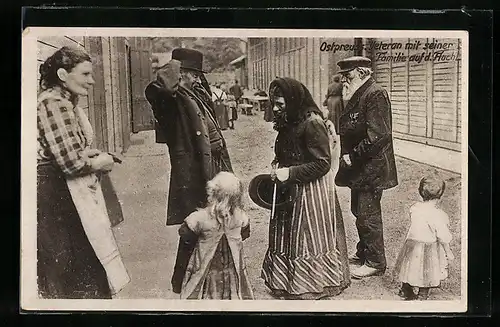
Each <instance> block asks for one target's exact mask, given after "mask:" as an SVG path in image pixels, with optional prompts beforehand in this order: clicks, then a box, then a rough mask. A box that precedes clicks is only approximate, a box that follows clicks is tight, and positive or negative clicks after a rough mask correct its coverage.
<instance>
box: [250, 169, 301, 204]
mask: <svg viewBox="0 0 500 327" xmlns="http://www.w3.org/2000/svg"><path fill="white" fill-rule="evenodd" d="M274 185H275V182H274V181H273V180H272V179H271V175H270V174H261V175H257V176H255V177H254V178H253V179H252V180H251V181H250V184H249V185H248V193H249V195H250V198H251V199H252V201H253V202H254V203H255V204H257V205H258V206H259V207H262V208H264V209H269V210H271V208H272V206H273V191H274ZM276 187H277V189H276V205H275V208H276V209H278V208H280V207H283V206H285V205H288V204H290V203H293V201H295V199H296V197H297V194H298V188H297V185H295V184H284V183H280V182H279V181H277V184H276Z"/></svg>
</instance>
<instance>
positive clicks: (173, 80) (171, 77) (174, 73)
mask: <svg viewBox="0 0 500 327" xmlns="http://www.w3.org/2000/svg"><path fill="white" fill-rule="evenodd" d="M157 80H158V81H159V82H160V83H161V84H162V86H163V87H164V88H165V89H166V90H167V91H168V92H170V93H175V92H176V91H177V89H178V88H179V82H180V80H181V62H180V61H179V60H176V59H172V60H170V61H169V62H168V63H167V64H166V65H165V66H164V67H163V68H162V69H160V70H159V71H158V76H157Z"/></svg>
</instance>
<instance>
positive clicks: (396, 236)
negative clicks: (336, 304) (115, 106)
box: [111, 112, 461, 300]
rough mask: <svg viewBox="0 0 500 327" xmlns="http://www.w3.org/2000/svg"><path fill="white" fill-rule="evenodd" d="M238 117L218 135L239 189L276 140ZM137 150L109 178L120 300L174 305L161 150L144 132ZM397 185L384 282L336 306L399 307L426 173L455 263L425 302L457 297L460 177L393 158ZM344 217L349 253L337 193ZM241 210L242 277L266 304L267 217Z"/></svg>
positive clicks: (348, 222)
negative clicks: (405, 249) (412, 208)
mask: <svg viewBox="0 0 500 327" xmlns="http://www.w3.org/2000/svg"><path fill="white" fill-rule="evenodd" d="M262 115H263V113H262V112H260V113H257V115H254V116H246V115H239V120H238V121H237V122H236V129H235V130H227V131H224V136H225V138H226V140H227V143H228V148H229V152H230V155H231V159H232V163H233V167H234V169H235V173H236V174H237V175H238V176H239V177H240V178H242V180H243V181H244V183H245V186H246V185H248V182H249V181H250V179H251V178H252V177H253V176H255V175H257V174H260V173H266V172H268V171H269V169H270V162H271V160H272V158H273V149H272V146H273V143H274V138H275V136H276V133H275V132H274V131H273V129H272V124H271V123H266V122H265V121H264V119H263V118H262ZM141 138H142V139H143V140H144V141H143V144H136V145H133V146H131V148H130V149H129V151H128V152H127V153H126V154H125V160H124V163H123V164H122V165H120V166H118V167H117V168H116V169H114V170H113V172H112V173H111V177H112V179H113V182H114V184H115V187H116V189H117V192H118V196H119V198H120V201H121V202H122V206H123V211H124V215H125V220H124V222H122V223H121V224H120V225H119V226H117V227H116V228H115V234H116V237H117V241H118V243H119V247H120V250H121V252H122V255H123V258H124V262H125V265H126V266H127V268H128V270H129V273H130V275H131V278H132V282H131V283H130V284H129V285H128V286H127V287H126V288H125V289H124V290H123V291H122V292H121V293H120V294H119V295H118V298H129V299H130V298H133V299H140V298H161V299H175V298H178V296H177V295H176V294H174V293H172V291H171V286H170V278H171V274H172V269H173V265H174V260H175V254H176V251H177V241H178V236H177V227H167V226H165V220H166V217H165V212H166V200H167V191H168V187H167V185H168V175H169V173H170V168H169V164H168V155H167V154H166V148H165V146H164V145H157V144H154V133H151V132H148V133H142V134H141V135H140V136H139V137H138V139H139V140H141ZM397 168H398V176H399V185H398V186H397V187H396V188H394V189H392V190H388V191H386V192H385V193H384V195H383V199H382V208H383V220H384V234H385V235H384V236H385V237H384V238H385V246H386V256H387V261H388V266H389V269H388V271H387V273H386V274H385V275H384V276H382V277H371V278H368V279H365V280H361V281H356V280H353V281H352V284H351V286H350V287H349V288H348V289H346V290H345V291H344V292H343V293H342V294H341V295H340V296H338V297H336V298H334V299H335V300H336V299H339V300H341V299H349V300H351V299H360V300H368V299H378V300H399V299H400V298H399V297H398V296H397V289H398V283H397V281H395V280H394V279H393V278H392V276H391V273H392V267H393V265H394V262H395V260H396V257H397V255H398V252H399V250H400V247H401V245H402V243H403V240H404V237H405V235H406V232H407V228H408V226H409V217H408V215H407V208H408V207H409V205H411V204H412V203H413V202H414V201H417V200H418V190H417V188H418V182H419V180H420V178H421V177H422V176H423V175H425V174H428V173H436V174H439V175H440V176H441V177H442V178H444V179H445V180H446V183H447V185H446V186H447V188H446V191H445V195H444V199H443V202H442V207H443V209H444V210H445V211H446V212H448V214H449V215H450V221H451V230H452V233H453V235H454V240H453V242H452V244H451V247H452V250H453V251H454V253H455V256H456V259H455V261H454V262H451V265H450V268H449V275H450V277H449V279H448V280H446V281H445V282H444V283H443V284H442V287H441V288H440V289H437V290H435V291H434V292H433V293H432V295H431V299H434V300H451V299H456V300H458V299H459V298H460V266H461V262H460V258H461V252H460V248H461V244H460V233H461V221H460V194H461V180H460V175H457V174H453V173H449V172H445V171H441V170H438V169H435V168H432V167H429V166H427V165H425V164H421V163H418V162H415V161H410V160H406V159H402V158H397ZM338 195H339V200H340V204H341V207H342V212H343V215H344V221H345V227H346V233H347V242H348V248H349V249H351V250H354V248H355V244H356V242H357V231H356V227H355V221H354V217H353V216H352V214H351V213H350V210H349V208H350V198H349V190H348V189H346V188H338ZM247 209H248V214H249V216H250V219H251V224H252V228H251V229H252V231H251V237H250V238H249V239H248V240H246V241H245V245H244V246H245V253H246V262H247V266H248V273H249V276H250V279H251V282H252V284H253V287H254V292H255V296H256V298H257V299H272V297H271V296H270V295H269V294H268V292H267V291H266V289H265V287H264V284H263V282H262V280H261V279H260V268H261V264H262V259H263V257H264V254H265V251H266V247H267V234H268V230H267V228H268V220H269V214H270V212H269V211H268V210H265V209H262V208H260V207H258V206H256V205H255V204H254V203H253V202H251V200H250V198H249V197H248V196H247Z"/></svg>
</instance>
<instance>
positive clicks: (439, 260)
mask: <svg viewBox="0 0 500 327" xmlns="http://www.w3.org/2000/svg"><path fill="white" fill-rule="evenodd" d="M410 218H411V226H410V229H409V230H408V235H407V236H406V241H405V243H404V245H403V248H402V249H401V252H400V253H399V257H398V259H397V260H396V265H395V268H394V274H395V276H396V277H398V278H399V280H400V281H401V282H402V283H408V284H410V285H411V286H417V287H437V286H439V285H440V282H441V281H442V280H444V279H445V278H447V277H448V260H447V257H446V253H445V251H444V247H443V244H447V243H449V242H451V239H452V235H451V233H450V230H449V227H448V225H449V218H448V215H447V214H446V213H445V212H444V211H443V210H441V209H439V208H436V207H435V204H434V203H433V202H419V203H416V204H414V205H413V206H412V207H411V208H410Z"/></svg>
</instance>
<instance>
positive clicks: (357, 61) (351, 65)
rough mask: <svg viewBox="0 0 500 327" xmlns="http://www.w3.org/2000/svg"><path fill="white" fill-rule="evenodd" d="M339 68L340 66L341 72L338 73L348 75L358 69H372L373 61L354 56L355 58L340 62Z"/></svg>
mask: <svg viewBox="0 0 500 327" xmlns="http://www.w3.org/2000/svg"><path fill="white" fill-rule="evenodd" d="M337 66H339V68H340V70H339V71H338V72H337V73H340V74H341V73H346V72H348V71H351V70H353V69H355V68H357V67H366V68H371V67H372V61H371V60H370V59H369V58H366V57H361V56H354V57H349V58H346V59H343V60H340V61H339V62H338V63H337Z"/></svg>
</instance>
